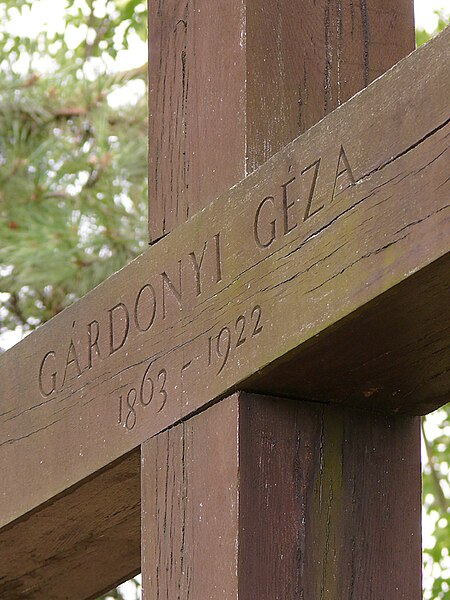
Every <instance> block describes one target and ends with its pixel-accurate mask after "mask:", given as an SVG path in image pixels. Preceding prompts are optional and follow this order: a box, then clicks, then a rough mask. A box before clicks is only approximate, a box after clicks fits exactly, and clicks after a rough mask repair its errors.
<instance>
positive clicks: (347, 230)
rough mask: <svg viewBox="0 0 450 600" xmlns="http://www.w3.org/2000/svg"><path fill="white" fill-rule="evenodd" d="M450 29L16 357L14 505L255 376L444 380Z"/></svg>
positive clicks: (9, 502) (9, 415)
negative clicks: (360, 339) (358, 338)
mask: <svg viewBox="0 0 450 600" xmlns="http://www.w3.org/2000/svg"><path fill="white" fill-rule="evenodd" d="M449 33H450V31H449V30H447V31H445V32H443V33H442V34H441V35H440V36H438V37H437V38H436V39H435V40H433V41H432V42H430V43H429V44H427V45H426V46H425V47H423V48H421V49H419V50H417V51H416V52H415V53H414V54H413V55H410V56H409V57H407V58H406V59H404V60H403V61H401V62H400V63H399V64H398V65H397V66H396V67H394V68H393V69H391V70H390V71H389V72H388V73H386V74H385V75H384V76H383V77H381V78H380V79H378V80H377V81H376V82H374V83H373V84H372V85H370V86H369V87H368V88H367V89H366V90H364V91H363V92H361V93H359V94H358V95H356V96H355V97H353V98H352V99H351V100H350V101H349V102H347V103H346V104H344V105H343V106H341V107H340V108H339V109H337V110H336V111H335V112H334V113H332V114H331V115H329V116H328V117H326V118H325V119H323V120H322V121H321V122H320V123H319V124H317V125H316V126H315V127H313V128H312V129H310V130H309V131H308V132H307V133H306V134H304V135H303V136H301V137H300V138H298V139H297V140H295V141H294V142H292V143H291V144H289V145H288V146H287V147H286V148H285V149H284V150H282V151H281V152H279V153H278V154H277V155H275V156H274V157H273V158H272V159H270V160H269V161H268V162H267V163H266V164H265V165H264V166H263V167H261V168H260V169H259V170H258V171H256V172H255V173H254V174H252V175H251V176H249V177H248V178H246V179H245V180H244V181H242V182H241V183H239V184H238V185H236V186H235V187H234V188H232V189H231V190H230V192H229V193H227V194H226V195H224V196H223V197H222V198H220V199H218V200H217V201H216V202H214V203H212V204H210V205H209V206H208V207H207V208H205V209H204V210H202V211H201V212H200V213H198V214H197V215H195V216H194V217H193V218H192V219H190V220H189V221H188V222H186V223H185V224H183V225H181V226H180V227H179V228H178V229H176V230H174V231H173V232H172V233H170V234H169V235H168V236H166V237H165V238H163V239H162V240H161V241H160V242H159V243H158V244H156V245H155V246H153V247H152V248H150V249H149V250H148V251H147V252H146V253H144V254H143V255H142V256H140V257H139V258H137V259H136V260H135V261H133V262H132V263H131V264H130V265H128V266H127V267H125V268H124V269H122V270H121V271H119V272H118V273H116V274H115V275H113V276H112V277H111V278H110V279H108V280H107V281H106V282H105V283H103V284H102V285H100V286H99V287H98V288H96V289H95V290H93V291H92V292H91V293H89V294H88V295H87V296H86V297H85V298H83V299H82V300H80V301H79V302H77V303H75V304H74V305H73V306H71V307H70V308H68V309H67V310H66V311H64V312H63V313H61V314H60V315H58V316H57V317H55V318H54V319H52V320H51V321H50V322H49V323H48V324H46V325H45V326H43V327H42V328H40V329H39V330H38V331H36V332H35V333H33V334H32V335H30V336H29V337H28V338H26V339H25V340H24V341H23V342H21V343H19V344H18V345H17V346H15V347H14V348H12V349H11V350H10V351H8V352H6V353H5V354H3V355H2V356H1V357H0V386H1V388H0V393H1V423H0V461H1V464H2V483H3V486H2V491H1V494H0V514H1V518H2V523H9V522H10V521H12V520H14V519H16V518H18V517H20V516H21V515H23V514H24V513H26V512H27V511H29V510H31V509H33V508H35V507H36V506H38V505H39V504H41V503H43V502H45V501H47V500H48V499H49V498H52V497H53V496H55V495H57V494H59V493H61V492H62V491H63V490H64V489H66V488H68V487H69V486H71V485H73V484H74V483H76V482H78V481H80V480H82V479H83V478H85V477H87V476H88V475H90V474H92V473H93V472H95V471H96V470H98V469H100V468H102V467H104V466H105V465H106V464H108V463H109V462H111V461H113V460H115V459H117V458H118V457H120V456H122V455H123V454H125V453H126V452H128V451H129V450H131V449H132V448H134V447H136V446H138V445H139V444H140V443H141V442H142V441H143V440H145V439H148V438H149V437H151V436H152V435H154V434H157V433H158V432H161V431H163V430H164V429H166V428H168V427H170V426H172V425H173V424H174V423H177V422H178V421H180V420H182V419H184V418H185V417H187V416H188V415H191V414H193V413H194V412H196V411H198V410H200V409H202V408H203V407H205V406H206V405H207V404H208V403H210V402H211V401H212V400H213V399H217V398H220V397H223V396H224V395H225V394H226V393H228V392H230V391H231V390H235V389H238V388H241V389H250V390H252V389H258V390H260V391H265V392H267V393H271V394H274V395H276V394H280V393H283V392H284V391H286V392H287V393H289V395H292V396H295V397H303V398H308V399H310V400H324V399H325V400H326V401H329V400H330V399H331V400H333V401H337V402H349V403H351V404H353V405H357V406H360V407H369V408H371V409H375V410H383V411H394V412H406V413H411V414H418V413H424V412H427V411H429V410H432V409H434V408H435V407H437V406H439V405H440V404H443V403H444V402H445V401H446V400H447V395H448V392H449V389H450V383H449V377H450V375H449V373H450V370H449V365H450V357H449V350H448V348H449V344H448V341H449V340H448V326H447V324H446V322H445V317H444V315H445V314H446V313H442V312H440V311H441V309H443V308H445V307H447V306H448V289H446V288H445V286H446V285H447V283H448V266H449V264H448V258H445V255H446V253H447V250H448V246H449V237H450V235H449V228H448V218H449V210H448V205H447V199H448V164H449V163H448V158H447V159H446V157H445V156H444V153H445V152H446V150H447V146H448V133H449V130H450V126H449V124H448V107H447V99H448V97H449V95H450V86H449V73H448V69H447V64H448V59H449V44H448V38H449ZM217 151H218V152H220V148H218V149H217ZM445 275H447V278H446V277H445ZM445 294H447V296H446V295H445ZM410 301H411V303H410ZM365 323H369V324H370V326H369V327H368V328H367V330H365V329H364V327H365ZM354 327H356V328H357V329H358V328H360V329H361V328H362V331H363V333H364V332H365V331H366V336H365V342H364V344H358V345H356V344H355V345H353V343H352V332H353V331H354V329H353V328H354ZM378 328H379V329H378ZM358 331H359V329H358ZM378 331H379V333H377V332H378ZM336 344H337V345H336ZM339 344H340V345H339ZM341 350H342V356H343V357H344V359H345V360H342V358H341V354H340V353H341ZM324 357H325V359H326V361H324ZM331 360H333V361H335V362H333V363H331V362H328V361H331ZM287 363H288V364H289V372H286V369H285V365H286V364H287ZM275 367H276V368H279V369H280V373H287V374H286V380H285V381H286V383H281V384H280V382H279V380H280V378H279V377H276V378H275V377H271V376H270V375H271V374H273V372H274V368H275ZM331 375H332V377H333V383H334V385H333V386H332V389H331V388H330V376H331Z"/></svg>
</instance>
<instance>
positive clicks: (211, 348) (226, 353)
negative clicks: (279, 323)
mask: <svg viewBox="0 0 450 600" xmlns="http://www.w3.org/2000/svg"><path fill="white" fill-rule="evenodd" d="M262 330H263V325H262V323H261V307H260V306H259V305H258V304H257V305H256V306H254V307H253V309H252V310H251V311H249V312H248V313H244V314H241V315H239V316H238V318H237V319H236V321H235V323H234V325H232V326H229V325H225V326H224V327H222V329H221V330H220V331H219V333H218V334H217V335H213V336H211V335H210V336H209V338H208V367H211V366H212V365H215V366H216V368H217V371H216V374H217V375H219V374H220V373H221V372H222V371H223V369H224V368H225V367H226V365H227V363H228V360H229V359H230V358H231V357H232V355H233V353H234V351H235V350H236V349H237V348H239V347H240V346H242V345H243V344H245V343H246V342H249V341H250V340H251V339H252V338H254V337H255V336H257V335H259V334H260V333H261V331H262Z"/></svg>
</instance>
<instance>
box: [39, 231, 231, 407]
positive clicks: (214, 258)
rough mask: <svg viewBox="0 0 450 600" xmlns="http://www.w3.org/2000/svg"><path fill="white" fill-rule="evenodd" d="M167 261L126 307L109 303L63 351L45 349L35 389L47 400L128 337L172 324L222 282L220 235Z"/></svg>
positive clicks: (76, 328) (79, 329)
mask: <svg viewBox="0 0 450 600" xmlns="http://www.w3.org/2000/svg"><path fill="white" fill-rule="evenodd" d="M175 265H176V266H175V267H174V265H173V261H172V263H171V265H170V267H169V266H168V267H167V268H166V269H161V271H160V273H159V274H157V275H156V276H153V277H152V278H151V280H149V281H145V282H143V283H142V286H141V287H140V288H139V289H137V290H136V292H135V293H134V294H133V297H132V299H131V301H123V302H122V301H121V302H117V303H115V304H114V305H113V306H111V307H110V308H108V309H106V311H103V313H102V314H99V315H97V318H95V319H93V320H91V321H90V322H89V323H88V324H87V325H86V326H84V325H81V326H78V325H77V323H73V327H72V329H73V335H72V337H71V338H70V339H69V340H68V342H67V346H66V350H65V351H64V350H63V351H62V350H61V349H59V350H57V349H51V350H49V351H48V352H47V353H46V354H45V355H44V356H43V358H42V360H41V362H40V365H39V371H38V387H39V391H40V394H41V396H42V397H44V398H48V397H50V396H52V394H55V393H57V392H60V391H62V390H64V388H66V387H67V386H69V385H70V382H71V381H72V380H74V379H77V378H80V377H83V375H85V374H86V373H87V372H88V371H89V370H91V369H92V368H93V367H95V365H96V364H97V363H98V362H102V361H104V360H107V359H108V358H109V357H110V356H112V355H114V354H116V353H117V352H119V351H122V350H123V349H124V348H126V345H127V343H128V341H129V339H130V337H131V336H135V335H139V334H151V332H152V328H153V327H155V326H156V324H157V323H158V322H159V323H160V322H161V321H164V320H166V319H168V318H177V316H179V315H180V313H182V312H183V311H185V310H186V308H187V307H189V306H190V304H191V302H192V296H194V297H201V296H202V294H203V292H204V290H205V289H211V287H214V286H215V285H217V284H219V283H220V282H221V280H222V276H223V275H222V273H223V264H222V253H221V237H220V233H217V234H215V235H214V236H212V238H210V239H208V240H206V241H205V242H204V244H203V245H202V248H201V249H200V251H192V252H190V253H188V254H187V255H185V256H183V257H181V258H180V259H178V260H177V261H176V263H175Z"/></svg>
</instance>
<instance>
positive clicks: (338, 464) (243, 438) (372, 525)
mask: <svg viewBox="0 0 450 600" xmlns="http://www.w3.org/2000/svg"><path fill="white" fill-rule="evenodd" d="M419 436H420V434H419V422H418V419H417V418H414V417H405V416H388V415H386V416H385V415H376V414H374V413H370V412H360V411H356V410H353V409H350V408H345V407H338V406H333V405H329V404H312V403H308V402H296V401H291V400H286V399H280V398H273V397H270V398H269V397H265V396H257V395H253V394H245V393H239V394H235V395H233V396H231V397H228V398H226V399H224V400H222V401H221V402H219V403H218V404H216V405H214V406H212V407H210V408H208V409H207V410H206V411H204V412H202V413H201V414H199V415H197V416H194V417H192V418H191V419H189V420H188V421H187V422H185V423H182V424H179V425H177V426H176V427H174V428H173V429H171V430H169V431H168V432H165V433H162V434H159V435H158V436H156V437H155V438H153V439H151V440H149V441H148V442H146V443H145V444H144V445H143V450H142V452H143V455H142V456H143V530H142V541H143V557H144V560H145V561H146V562H145V563H144V566H143V576H144V579H143V585H144V596H143V598H144V600H150V599H151V600H155V599H161V600H162V599H166V598H167V599H171V600H172V599H174V598H182V599H183V600H218V599H219V598H220V599H229V598H236V599H239V600H255V598H257V599H258V600H273V599H274V598H280V600H287V599H289V600H295V599H299V600H309V599H313V598H314V599H316V600H319V599H320V600H337V599H338V598H339V599H341V598H342V599H344V598H345V600H357V599H358V600H359V599H361V598H370V600H387V599H389V600H391V599H392V600H393V599H394V598H395V600H419V599H420V598H421V576H420V570H421V537H420V453H419V447H420V445H419Z"/></svg>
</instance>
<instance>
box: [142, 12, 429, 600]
mask: <svg viewBox="0 0 450 600" xmlns="http://www.w3.org/2000/svg"><path fill="white" fill-rule="evenodd" d="M149 17H150V20H149V40H150V61H149V64H150V78H149V103H150V107H149V108H150V141H149V148H150V156H149V164H150V167H149V173H150V186H149V188H150V190H149V193H150V202H149V230H150V237H151V240H152V241H156V240H157V239H158V238H160V237H161V236H163V235H165V234H166V233H168V231H170V230H171V229H173V227H175V226H176V225H177V224H178V223H180V222H182V221H184V220H185V219H186V218H188V217H189V216H190V215H191V214H193V213H195V212H196V211H198V210H200V209H201V208H202V207H203V206H204V205H205V204H207V203H209V202H210V201H212V200H213V199H214V198H215V197H217V196H218V195H219V194H220V193H222V192H224V191H226V189H227V188H229V187H230V186H231V185H233V184H234V183H236V182H237V181H238V180H239V179H241V178H242V177H243V176H245V175H246V174H248V173H249V172H251V171H252V170H253V169H255V168H256V167H258V166H259V165H260V164H261V163H262V162H264V161H265V160H266V159H267V158H269V157H270V156H271V155H272V154H273V153H274V152H276V151H277V150H279V149H280V148H281V147H282V146H283V145H285V144H286V143H288V142H289V141H290V140H292V139H293V138H294V137H295V136H296V135H297V134H299V133H301V132H302V131H304V130H305V129H307V128H309V127H310V126H312V125H313V124H314V123H315V122H317V121H318V120H319V119H320V118H321V117H322V116H324V115H325V114H326V113H327V112H329V111H331V110H333V109H334V108H335V107H336V106H337V105H338V104H340V103H341V102H343V101H345V100H346V99H347V98H348V97H350V96H351V95H352V94H354V93H355V92H357V91H358V90H359V89H361V88H362V87H363V86H364V85H367V84H368V83H369V82H370V81H371V80H373V79H374V78H375V77H377V76H378V75H380V74H381V73H382V72H383V71H385V70H386V69H387V68H389V67H390V66H391V65H392V64H394V63H395V62H397V61H398V60H399V59H401V58H402V57H403V56H404V55H406V54H407V53H408V52H409V51H411V50H412V49H413V44H414V32H413V17H412V2H411V1H410V0H399V1H398V2H396V3H395V5H394V3H392V2H390V1H388V0H353V1H352V0H349V1H345V0H339V1H338V2H335V3H331V2H330V1H329V0H306V1H305V0H302V1H300V0H289V1H288V0H281V1H279V2H277V3H272V2H263V0H239V2H238V1H237V0H231V1H230V2H219V1H218V0H217V1H216V0H214V1H213V0H195V1H194V0H185V1H184V2H181V1H180V0H167V1H165V2H161V1H159V2H150V3H149ZM419 450H420V444H419V426H418V420H417V419H415V418H409V417H408V418H406V417H389V416H380V415H379V416H377V415H373V414H366V413H359V412H357V411H352V410H349V409H343V408H335V407H332V406H331V405H311V404H309V403H305V402H292V401H287V400H281V399H277V400H275V399H271V398H267V397H262V396H254V395H247V394H237V395H234V396H232V397H230V398H227V399H225V400H223V401H221V402H220V403H218V404H216V405H214V406H212V407H210V408H208V409H207V410H205V411H203V412H202V413H200V414H199V415H197V416H195V417H193V418H192V419H190V420H189V421H187V422H185V423H181V424H179V425H177V426H175V427H173V428H172V429H170V430H169V431H167V432H165V433H163V434H160V435H159V436H156V437H155V438H153V439H151V440H149V441H148V442H146V443H145V444H144V445H143V447H142V490H143V498H142V500H143V502H142V511H143V512H142V571H143V588H144V590H143V594H144V596H143V597H144V599H146V600H150V599H151V600H154V599H155V598H156V599H163V598H166V599H170V600H172V599H173V598H178V599H180V600H181V599H183V600H184V599H190V600H208V599H214V600H217V599H219V598H220V599H222V598H223V599H226V598H234V597H236V598H239V599H240V600H254V599H255V598H258V600H266V599H267V600H269V599H270V600H273V599H274V598H280V599H282V600H285V599H286V600H287V599H288V598H289V600H291V599H294V598H298V599H301V600H316V599H320V600H337V598H342V599H345V600H347V599H348V600H350V599H352V600H359V599H360V598H371V599H373V600H387V599H391V598H392V599H394V598H395V600H401V599H404V600H416V599H417V600H419V598H420V596H421V591H420V588H421V576H420V457H419Z"/></svg>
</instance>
